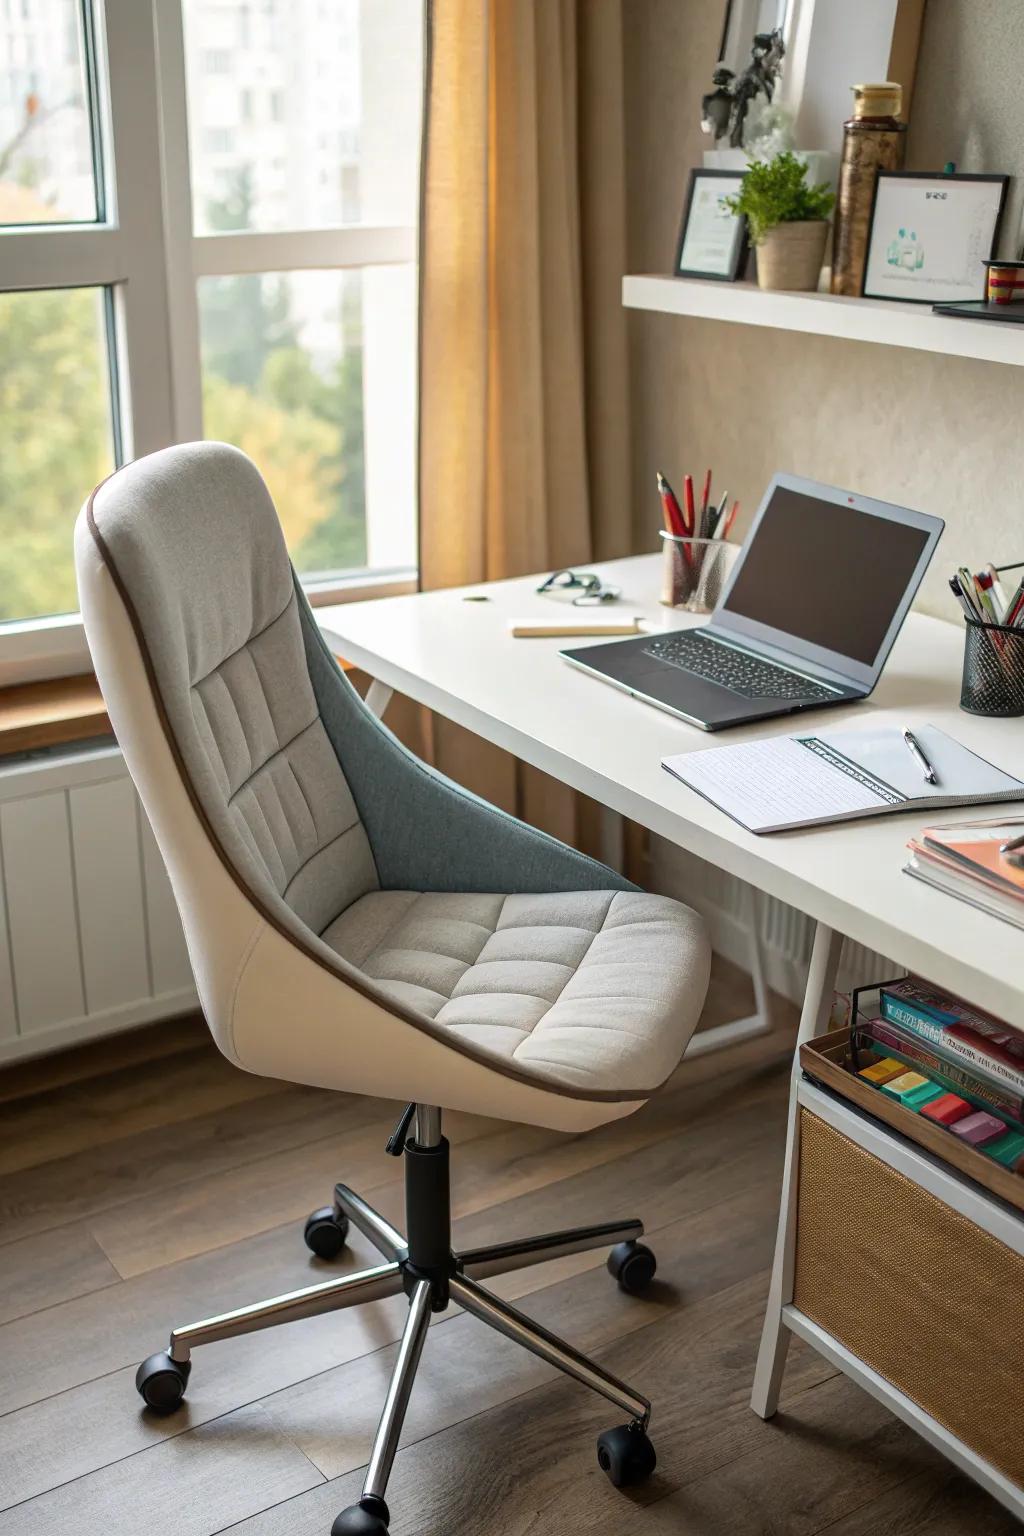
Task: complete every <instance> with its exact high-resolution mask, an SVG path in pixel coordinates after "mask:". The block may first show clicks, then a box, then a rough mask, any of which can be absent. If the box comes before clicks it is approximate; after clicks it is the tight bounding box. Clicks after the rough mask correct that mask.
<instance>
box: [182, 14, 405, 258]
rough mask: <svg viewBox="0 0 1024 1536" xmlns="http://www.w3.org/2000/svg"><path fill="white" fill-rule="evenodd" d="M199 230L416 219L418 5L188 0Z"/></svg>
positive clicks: (187, 41)
mask: <svg viewBox="0 0 1024 1536" xmlns="http://www.w3.org/2000/svg"><path fill="white" fill-rule="evenodd" d="M184 8H185V45H186V54H187V64H188V86H189V128H190V132H189V137H190V141H191V156H192V192H193V206H194V215H195V227H196V231H197V232H200V233H209V232H212V231H218V230H276V229H316V228H324V227H328V226H331V225H337V224H412V223H414V222H415V218H416V206H417V194H418V178H419V136H420V104H421V95H422V64H423V61H422V52H423V37H422V32H423V0H260V3H258V4H257V3H255V0H184Z"/></svg>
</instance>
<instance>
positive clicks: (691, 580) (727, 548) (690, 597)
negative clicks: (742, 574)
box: [661, 530, 739, 613]
mask: <svg viewBox="0 0 1024 1536" xmlns="http://www.w3.org/2000/svg"><path fill="white" fill-rule="evenodd" d="M738 553H739V545H738V544H727V543H726V542H725V540H724V539H681V538H678V537H677V536H676V535H675V534H674V533H666V532H665V531H664V530H662V532H661V561H662V564H661V601H662V602H663V603H664V604H665V606H666V608H685V609H687V611H688V612H690V613H710V612H711V610H712V609H713V608H714V607H715V605H716V603H717V602H718V599H719V598H720V597H721V595H722V588H723V587H724V586H725V583H726V580H727V578H728V576H729V572H730V571H731V570H732V567H733V561H734V560H735V559H736V556H737V555H738Z"/></svg>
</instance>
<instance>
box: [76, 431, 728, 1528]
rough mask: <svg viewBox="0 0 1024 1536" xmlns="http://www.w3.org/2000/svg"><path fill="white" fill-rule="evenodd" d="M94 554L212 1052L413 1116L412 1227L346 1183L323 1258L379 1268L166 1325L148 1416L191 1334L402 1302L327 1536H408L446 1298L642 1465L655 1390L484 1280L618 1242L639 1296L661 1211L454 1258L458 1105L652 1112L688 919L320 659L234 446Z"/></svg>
mask: <svg viewBox="0 0 1024 1536" xmlns="http://www.w3.org/2000/svg"><path fill="white" fill-rule="evenodd" d="M75 558H76V565H77V570H78V582H79V594H80V599H81V605H82V614H83V618H84V620H85V628H86V633H87V635H88V638H89V645H90V648H91V651H92V657H93V662H94V665H95V668H96V675H97V677H98V678H99V681H100V686H101V687H102V689H103V695H104V699H105V700H106V704H107V709H108V711H109V714H110V719H111V722H112V723H113V726H114V730H115V731H116V733H117V737H118V741H119V742H120V744H121V748H122V750H123V752H124V756H125V761H126V762H127V764H128V767H129V769H130V771H131V774H132V777H133V779H134V780H135V783H136V785H137V787H138V790H139V794H140V795H141V798H142V802H143V804H144V806H145V809H146V812H147V814H148V816H149V819H150V821H151V823H152V825H153V829H154V832H155V834H156V838H157V842H158V843H159V846H160V850H161V852H162V854H163V857H164V860H165V862H166V864H167V868H168V872H169V874H170V879H171V884H172V886H173V888H174V894H175V898H176V900H177V903H178V908H179V910H180V912H181V917H182V922H183V925H184V929H185V935H186V939H187V941H188V948H189V955H190V957H191V960H192V965H193V968H194V971H195V975H196V982H197V985H198V989H199V996H200V998H201V1000H202V1005H203V1009H204V1011H205V1014H206V1017H207V1020H208V1022H209V1024H210V1028H211V1030H212V1032H213V1035H214V1037H215V1039H216V1041H217V1043H218V1045H219V1046H220V1048H221V1050H222V1051H223V1052H224V1053H225V1055H227V1056H228V1057H229V1058H230V1059H231V1060H232V1061H234V1062H237V1063H238V1065H239V1066H241V1067H243V1068H245V1069H246V1070H248V1071H250V1072H257V1073H265V1074H268V1075H272V1076H275V1077H280V1078H284V1079H286V1080H288V1081H291V1082H296V1083H312V1084H318V1085H322V1086H324V1087H328V1088H343V1089H348V1090H350V1091H353V1092H357V1093H366V1094H373V1095H377V1096H379V1097H384V1098H399V1099H406V1100H409V1101H410V1102H409V1111H408V1116H409V1117H410V1118H403V1120H402V1122H401V1123H400V1125H399V1127H398V1129H397V1130H396V1133H395V1136H394V1137H393V1138H392V1141H393V1143H394V1146H395V1148H396V1149H397V1150H398V1151H400V1152H401V1153H402V1155H403V1159H404V1164H405V1180H406V1233H407V1235H406V1233H402V1232H399V1231H398V1230H397V1229H396V1228H395V1227H394V1226H393V1225H392V1224H391V1222H390V1221H389V1220H387V1219H386V1218H385V1217H384V1216H383V1215H382V1214H381V1213H380V1212H378V1211H375V1210H374V1209H373V1208H372V1207H371V1206H369V1205H368V1204H367V1202H366V1201H365V1200H363V1199H362V1198H361V1197H360V1196H359V1195H357V1194H356V1192H355V1191H354V1190H351V1189H350V1188H349V1187H348V1186H347V1185H345V1184H337V1185H335V1187H334V1195H333V1201H332V1204H331V1205H330V1206H328V1207H322V1208H319V1209H317V1210H316V1211H314V1212H313V1213H312V1214H311V1215H310V1217H309V1219H308V1221H307V1222H306V1226H305V1230H304V1237H305V1242H306V1245H307V1246H308V1247H309V1248H310V1249H311V1250H312V1252H313V1253H315V1254H316V1255H317V1256H318V1257H319V1258H320V1259H322V1260H327V1259H330V1258H336V1257H338V1256H339V1254H340V1253H341V1251H342V1249H343V1247H344V1244H345V1242H346V1240H347V1237H348V1233H349V1230H350V1228H351V1227H353V1226H354V1227H355V1228H357V1229H358V1230H359V1231H360V1232H361V1233H362V1234H363V1235H364V1237H366V1238H368V1239H369V1241H370V1242H371V1243H372V1244H373V1246H374V1247H376V1248H377V1249H378V1250H379V1253H380V1255H381V1262H380V1263H378V1264H375V1265H373V1266H371V1267H370V1268H368V1269H364V1270H360V1271H358V1272H356V1273H354V1274H353V1273H348V1274H345V1273H343V1274H341V1275H339V1276H336V1277H335V1278H332V1279H328V1280H323V1279H318V1281H317V1283H315V1284H313V1285H310V1286H306V1287H303V1288H300V1289H298V1290H292V1291H289V1292H288V1293H287V1294H286V1295H284V1296H278V1297H272V1298H270V1299H269V1300H265V1301H260V1302H256V1303H253V1304H250V1305H248V1306H244V1307H238V1308H235V1309H233V1310H232V1311H230V1312H228V1313H222V1314H218V1315H216V1316H213V1317H209V1318H204V1319H202V1320H200V1321H199V1322H195V1323H190V1324H186V1325H185V1326H183V1327H176V1328H174V1329H172V1331H171V1335H170V1342H169V1346H168V1349H167V1350H166V1351H164V1352H160V1353H157V1354H155V1355H151V1356H149V1357H148V1358H147V1359H146V1360H144V1361H143V1362H142V1364H141V1365H140V1367H139V1370H138V1373H137V1375H136V1387H137V1389H138V1391H139V1393H140V1394H141V1396H142V1398H143V1400H144V1402H145V1403H146V1405H147V1407H148V1408H149V1409H150V1410H151V1411H154V1412H161V1413H170V1412H174V1411H175V1410H176V1409H177V1408H178V1407H179V1406H180V1404H181V1402H182V1400H183V1397H184V1395H185V1390H186V1387H187V1384H188V1381H189V1375H190V1371H191V1353H192V1350H193V1349H194V1348H195V1347H196V1346H197V1345H202V1344H208V1343H213V1342H216V1341H218V1340H223V1339H226V1338H234V1337H237V1336H239V1335H241V1334H244V1333H249V1332H253V1331H256V1330H258V1329H263V1328H267V1327H271V1326H275V1325H277V1324H278V1323H283V1322H289V1321H294V1320H298V1319H300V1318H308V1317H314V1316H317V1315H319V1314H322V1313H325V1312H330V1311H334V1310H337V1309H338V1308H343V1307H350V1306H358V1305H362V1304H364V1303H371V1304H372V1303H374V1302H377V1301H381V1300H384V1299H385V1298H388V1297H393V1296H397V1295H398V1294H399V1293H404V1294H405V1295H406V1296H407V1297H408V1300H409V1312H408V1317H407V1320H406V1324H405V1329H404V1332H403V1337H402V1342H401V1345H400V1346H399V1349H398V1351H397V1355H396V1361H395V1370H394V1375H393V1379H392V1382H391V1385H390V1387H389V1390H388V1394H387V1397H386V1399H385V1403H384V1409H383V1413H382V1416H381V1421H380V1425H379V1427H378V1430H377V1435H376V1437H375V1440H374V1443H373V1448H372V1450H371V1454H370V1458H369V1461H368V1463H367V1469H366V1476H365V1480H364V1485H363V1494H362V1497H361V1498H360V1500H359V1502H358V1504H355V1505H352V1506H351V1507H350V1508H348V1509H346V1510H343V1511H342V1512H341V1513H340V1514H339V1515H338V1517H337V1519H336V1520H335V1522H334V1524H333V1526H332V1536H389V1520H390V1514H389V1510H388V1506H387V1503H386V1502H385V1498H384V1495H385V1492H386V1489H387V1484H388V1478H389V1475H390V1472H391V1467H392V1463H393V1460H394V1456H395V1452H396V1450H397V1447H398V1444H399V1440H400V1435H401V1430H402V1424H403V1420H404V1417H405V1411H406V1406H407V1404H408V1401H409V1395H410V1392H411V1390H412V1384H413V1380H414V1377H415V1374H416V1370H417V1366H418V1363H419V1358H420V1352H421V1350H422V1349H423V1346H424V1343H425V1341H426V1337H427V1331H428V1325H429V1323H430V1319H431V1317H432V1316H433V1315H434V1314H435V1313H437V1312H440V1311H443V1310H444V1309H445V1308H446V1307H447V1306H448V1305H449V1304H450V1303H451V1302H453V1301H454V1302H456V1303H457V1304H458V1305H459V1306H461V1307H462V1308H463V1309H464V1311H465V1312H467V1313H468V1314H469V1315H470V1316H474V1317H476V1318H477V1319H479V1320H480V1321H482V1322H483V1323H485V1324H486V1325H487V1326H488V1327H490V1328H494V1329H497V1330H498V1332H500V1333H501V1334H503V1335H504V1336H505V1337H506V1338H511V1339H513V1340H515V1341H516V1342H517V1343H519V1344H520V1345H522V1346H523V1347H524V1348H526V1349H528V1350H530V1351H531V1352H532V1353H533V1354H534V1355H536V1356H538V1357H539V1358H540V1359H542V1360H545V1361H547V1362H548V1363H549V1364H551V1365H553V1366H555V1367H556V1368H557V1369H559V1370H561V1371H563V1372H564V1373H565V1374H566V1375H567V1376H570V1377H572V1378H573V1379H574V1380H576V1381H578V1382H582V1383H584V1384H585V1385H586V1386H588V1387H590V1388H592V1389H593V1390H595V1391H597V1392H599V1393H600V1394H601V1395H602V1396H603V1397H605V1398H607V1399H608V1400H609V1401H610V1402H612V1403H614V1404H616V1405H617V1407H618V1408H619V1409H620V1410H621V1411H623V1412H624V1413H626V1414H627V1415H628V1419H627V1422H626V1423H625V1424H622V1425H619V1426H617V1427H616V1428H614V1429H611V1430H606V1431H605V1432H604V1433H603V1434H602V1435H601V1436H599V1438H598V1459H599V1463H600V1465H601V1466H602V1468H603V1469H604V1470H605V1471H606V1472H607V1473H608V1475H609V1477H610V1478H611V1479H612V1481H613V1482H614V1483H616V1484H617V1485H620V1486H622V1485H626V1484H634V1483H638V1482H640V1481H642V1480H643V1479H645V1478H647V1477H649V1476H650V1474H651V1472H652V1471H653V1469H654V1466H655V1462H656V1457H655V1452H654V1448H653V1445H652V1444H651V1441H650V1439H649V1437H648V1435H647V1428H648V1424H649V1420H650V1415H651V1405H650V1402H649V1400H648V1399H647V1398H646V1397H645V1396H644V1395H643V1394H642V1393H641V1392H639V1391H638V1390H637V1389H635V1388H634V1387H632V1386H630V1385H629V1384H628V1383H626V1382H624V1381H621V1380H620V1379H619V1378H618V1377H616V1376H615V1375H613V1374H612V1373H610V1372H609V1371H607V1370H606V1369H605V1368H604V1367H603V1366H602V1365H601V1363H600V1362H598V1361H594V1360H588V1359H587V1358H586V1357H585V1356H583V1355H581V1354H580V1353H579V1352H578V1351H577V1350H575V1349H573V1348H572V1346H570V1345H568V1344H566V1343H565V1342H563V1341H562V1340H560V1339H558V1338H556V1337H555V1336H554V1335H553V1334H551V1333H550V1332H548V1330H546V1329H544V1328H540V1327H538V1326H537V1325H536V1324H533V1323H531V1322H530V1320H529V1319H528V1318H527V1317H526V1316H524V1315H523V1314H522V1313H520V1312H519V1311H518V1310H517V1309H516V1308H514V1307H511V1306H509V1305H508V1304H507V1303H506V1302H504V1301H503V1300H502V1299H501V1298H500V1297H498V1296H496V1295H494V1294H493V1293H491V1292H488V1291H486V1290H485V1289H484V1288H483V1287H482V1286H481V1285H480V1284H479V1283H478V1282H479V1280H480V1279H482V1278H486V1277H487V1276H488V1275H493V1274H500V1273H504V1272H506V1271H508V1270H510V1269H516V1268H519V1267H521V1266H522V1265H524V1264H533V1263H540V1262H543V1261H544V1260H546V1259H549V1258H552V1257H555V1256H556V1255H559V1254H566V1253H579V1252H584V1251H589V1250H592V1249H594V1248H601V1247H605V1248H610V1250H611V1251H610V1254H609V1268H610V1269H611V1271H612V1273H613V1274H614V1275H615V1276H616V1278H617V1280H618V1282H619V1284H620V1285H621V1286H622V1288H623V1289H624V1290H627V1291H631V1292H637V1291H640V1290H641V1289H643V1288H644V1286H646V1285H648V1284H649V1283H650V1281H651V1279H652V1277H653V1275H654V1272H655V1266H656V1260H655V1256H654V1254H653V1253H652V1251H651V1250H650V1249H648V1248H646V1247H645V1246H644V1245H643V1244H641V1243H640V1242H639V1238H640V1237H642V1236H643V1224H642V1222H641V1221H640V1220H638V1219H636V1218H632V1219H630V1220H615V1221H608V1220H605V1221H602V1222H600V1223H599V1224H597V1225H595V1226H590V1227H577V1228H572V1229H570V1230H568V1231H565V1232H556V1233H550V1232H548V1233H544V1234H541V1235H540V1236H539V1237H533V1238H526V1239H523V1238H514V1239H512V1240H511V1241H505V1242H501V1243H496V1244H491V1245H488V1246H486V1247H484V1248H479V1249H469V1250H461V1251H457V1250H456V1249H455V1248H454V1246H453V1243H452V1233H451V1202H450V1197H449V1154H450V1148H449V1144H448V1141H447V1139H446V1138H445V1137H444V1135H443V1133H442V1117H441V1110H442V1109H465V1110H471V1111H475V1112H477V1113H479V1114H485V1115H496V1116H502V1117H506V1118H508V1119H512V1120H519V1121H526V1122H529V1123H534V1124H537V1125H545V1126H553V1127H556V1128H559V1129H564V1130H575V1131H582V1130H587V1129H589V1128H590V1127H592V1126H596V1125H599V1124H601V1123H602V1122H603V1121H608V1120H612V1119H614V1118H616V1117H617V1116H620V1115H625V1114H628V1113H629V1112H630V1111H631V1110H633V1109H635V1108H637V1106H638V1105H639V1104H641V1103H642V1102H643V1100H644V1099H645V1098H646V1097H647V1096H648V1095H649V1094H650V1093H651V1092H652V1091H653V1090H654V1089H655V1088H657V1087H658V1085H659V1084H660V1083H661V1082H663V1081H664V1079H665V1078H666V1077H667V1076H668V1074H669V1073H670V1072H671V1071H672V1069H673V1068H674V1067H675V1065H676V1063H677V1062H678V1060H679V1058H680V1056H681V1055H682V1052H683V1051H684V1050H685V1048H686V1044H687V1041H688V1040H689V1038H690V1035H691V1033H692V1031H693V1029H694V1027H695V1025H696V1022H697V1018H698V1016H699V1013H700V1010H701V1007H702V1005H703V1002H704V996H705V992H706V990H707V983H708V969H709V959H710V957H709V949H708V942H707V938H706V935H705V933H704V929H703V925H702V923H701V921H700V919H699V917H698V916H697V915H696V913H694V912H691V911H690V910H689V909H688V908H687V907H684V906H681V905H680V904H679V903H678V902H674V901H670V900H668V899H667V898H665V897H661V896H651V895H648V894H646V893H645V892H643V891H640V890H638V889H637V888H636V887H635V886H633V885H631V883H630V882H629V881H628V880H625V879H624V878H623V877H622V876H621V875H619V874H617V873H616V872H614V871H613V870H610V869H606V868H605V867H604V866H602V865H600V864H597V863H595V862H594V861H593V860H592V859H587V858H584V857H583V855H582V854H580V853H578V852H576V851H575V850H573V849H571V848H567V847H565V846H564V845H562V844H560V843H558V842H556V841H555V840H554V839H552V838H549V837H546V836H545V835H544V834H542V833H540V832H538V831H536V830H535V829H534V828H531V827H528V826H526V825H524V824H523V823H522V822H518V821H516V820H515V819H514V818H512V817H509V816H506V815H504V814H503V813H502V812H500V811H498V810H495V809H494V808H493V807H491V806H488V805H486V804H485V803H484V802H482V801H481V800H479V799H477V798H476V797H475V796H473V795H470V794H468V793H467V792H466V791H465V790H462V789H460V788H459V786H458V785H455V784H452V783H451V782H449V781H448V780H447V779H445V778H443V777H442V776H441V775H439V774H437V773H435V772H434V771H433V770H432V769H431V768H429V767H428V766H427V765H426V764H424V763H421V762H419V761H418V760H417V759H416V758H415V757H413V756H412V755H411V754H410V753H409V752H407V751H406V749H405V748H404V747H403V746H402V745H401V744H400V743H399V742H398V741H397V740H396V739H395V737H394V736H393V735H392V734H391V733H390V732H389V731H388V730H387V729H386V727H385V726H384V725H383V724H382V723H381V722H380V721H379V720H378V719H377V718H376V717H375V716H374V715H373V714H372V713H371V712H370V711H369V710H368V709H367V708H366V706H365V705H364V703H363V702H362V700H361V699H360V698H359V697H358V695H357V694H356V693H355V691H354V690H353V689H352V687H351V686H350V685H349V683H348V681H347V680H346V678H345V677H344V674H343V673H342V671H341V669H340V668H339V667H338V665H337V663H336V661H335V660H334V658H333V657H332V656H331V655H330V653H329V651H328V649H327V646H326V645H325V643H324V640H323V636H322V635H321V634H320V631H319V629H318V628H317V625H316V621H315V618H314V616H313V614H312V612H311V611H310V608H309V605H308V603H307V602H306V599H305V596H304V594H303V592H302V589H301V587H300V586H299V584H298V582H297V581H296V579H295V574H294V572H293V571H292V569H291V566H290V563H289V561H288V556H287V553H286V550H285V545H284V539H283V536H282V533H281V529H280V526H279V524H278V520H277V516H276V513H275V511H274V508H273V505H272V503H271V501H270V497H269V495H268V493H267V489H266V487H265V485H264V484H263V482H262V480H261V479H260V477H259V474H258V473H257V471H256V469H255V467H254V466H253V465H252V464H251V463H250V462H249V461H248V460H247V459H246V458H245V457H244V456H243V455H242V454H240V453H237V452H236V451H235V450H234V449H231V448H227V447H225V446H223V445H222V444H215V443H214V444H207V443H193V444H186V445H184V446H182V447H179V448H172V449H167V450H166V451H165V452H163V453H158V454H154V455H152V456H151V457H150V458H148V459H142V460H140V461H138V462H137V463H135V464H132V465H129V466H128V467H127V468H126V469H123V470H121V471H120V472H119V473H118V474H116V475H114V476H113V477H112V478H111V479H110V480H108V481H107V482H105V484H104V485H102V486H100V488H99V489H98V490H97V491H96V492H95V493H94V495H93V497H92V498H91V500H90V502H89V504H88V505H87V506H86V508H85V509H84V510H83V512H82V515H81V516H80V517H79V520H78V524H77V526H76V529H75ZM412 1117H414V1120H415V1127H414V1128H413V1125H412ZM447 1331H448V1330H441V1333H442V1335H446V1334H447ZM431 1332H434V1333H436V1330H431Z"/></svg>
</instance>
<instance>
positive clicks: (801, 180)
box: [723, 149, 835, 293]
mask: <svg viewBox="0 0 1024 1536" xmlns="http://www.w3.org/2000/svg"><path fill="white" fill-rule="evenodd" d="M723 201H724V202H725V205H726V207H727V208H728V209H729V211H730V212H731V213H737V214H745V215H746V219H747V223H748V224H749V226H750V238H751V240H752V241H753V242H754V244H755V245H756V246H757V281H758V283H759V284H760V286H761V287H762V288H771V289H785V288H788V289H791V290H793V289H795V290H797V291H798V292H801V293H809V292H812V291H813V290H814V289H815V288H817V286H818V276H819V274H820V272H821V263H822V258H823V257H824V255H825V238H826V236H827V234H828V216H829V214H830V213H831V212H832V205H833V203H834V202H835V193H834V192H833V191H832V188H831V187H830V186H829V184H828V182H827V181H823V182H820V183H819V184H818V185H817V186H814V187H809V186H808V185H807V167H806V165H805V164H804V162H803V161H802V160H801V159H800V158H799V156H798V155H795V154H793V152H792V151H791V150H788V149H787V150H783V152H782V153H781V154H778V155H776V156H775V157H774V158H773V159H771V160H754V161H752V162H751V164H750V168H749V169H748V171H747V173H746V175H745V176H744V178H743V185H742V186H741V187H740V190H739V192H738V193H736V195H735V196H734V197H728V198H725V199H723Z"/></svg>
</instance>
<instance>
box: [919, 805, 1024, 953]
mask: <svg viewBox="0 0 1024 1536" xmlns="http://www.w3.org/2000/svg"><path fill="white" fill-rule="evenodd" d="M1022 832H1024V821H1021V820H1019V819H1018V820H1017V821H1005V820H996V821H968V822H962V823H960V824H959V825H956V826H944V827H928V828H927V829H926V830H925V831H924V832H923V833H922V834H921V836H920V837H915V838H912V839H911V841H910V842H909V843H908V845H907V847H908V849H909V853H910V857H909V859H908V861H907V863H906V865H905V868H906V872H907V874H908V875H913V876H914V878H915V879H916V880H923V881H924V882H925V883H926V884H927V885H933V886H935V887H936V888H937V889H938V890H940V891H945V892H946V894H947V895H949V896H956V897H958V898H959V899H960V900H961V901H967V902H970V904H971V906H972V907H980V908H981V910H982V911H983V912H989V913H991V915H992V916H993V917H999V918H1002V920H1003V922H1005V923H1012V924H1013V925H1014V927H1015V928H1024V864H1022V862H1021V856H1020V854H1019V853H1017V854H1015V853H1012V852H1005V853H1004V852H1003V851H1002V849H1003V846H1004V844H1006V843H1010V842H1013V841H1014V839H1016V838H1019V837H1020V835H1021V833H1022ZM1022 851H1024V850H1022Z"/></svg>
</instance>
